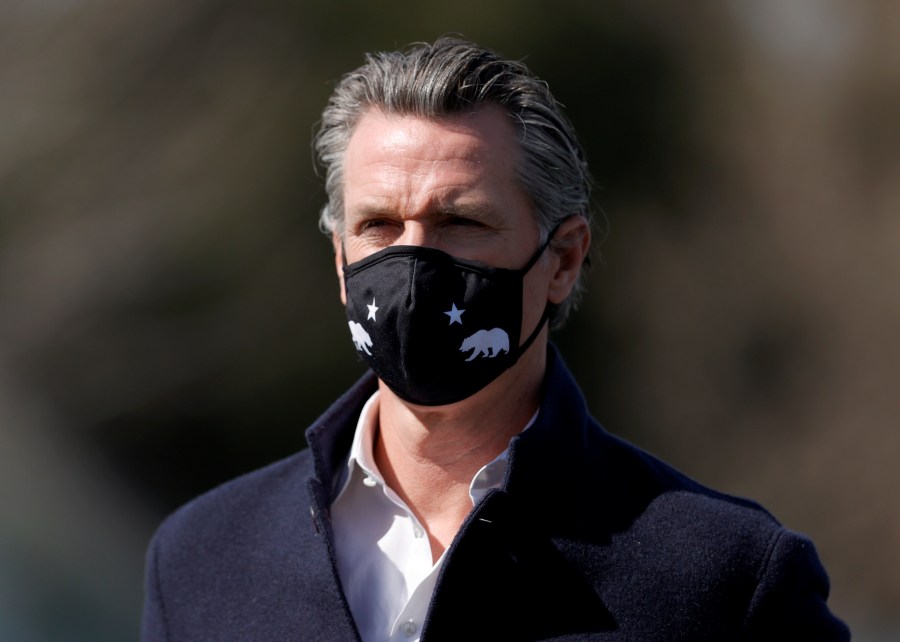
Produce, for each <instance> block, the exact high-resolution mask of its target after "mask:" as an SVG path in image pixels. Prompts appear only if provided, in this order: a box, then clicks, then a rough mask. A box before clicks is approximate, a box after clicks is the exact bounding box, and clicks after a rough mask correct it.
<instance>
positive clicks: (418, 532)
mask: <svg viewBox="0 0 900 642" xmlns="http://www.w3.org/2000/svg"><path fill="white" fill-rule="evenodd" d="M424 534H425V531H423V530H422V529H421V528H419V527H418V526H413V535H415V536H416V537H417V538H419V537H422V535H424Z"/></svg>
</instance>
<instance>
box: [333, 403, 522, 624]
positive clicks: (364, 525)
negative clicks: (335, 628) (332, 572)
mask: <svg viewBox="0 0 900 642" xmlns="http://www.w3.org/2000/svg"><path fill="white" fill-rule="evenodd" d="M536 417H537V413H535V414H534V416H533V417H532V418H531V420H530V421H529V422H528V425H526V426H525V428H528V427H529V426H530V425H531V424H532V423H533V422H534V420H535V418H536ZM377 425H378V393H377V392H376V393H375V394H374V395H372V397H371V398H370V399H369V400H368V401H367V402H366V405H365V406H364V407H363V409H362V412H361V413H360V416H359V422H358V424H357V426H356V433H355V435H354V438H353V445H352V446H351V448H350V455H349V457H348V459H347V468H346V470H345V471H344V473H343V476H342V480H341V482H340V486H339V488H340V492H339V493H338V495H337V497H336V499H335V500H334V502H333V504H332V507H331V519H332V524H333V526H334V536H335V550H336V554H337V564H338V572H339V574H340V577H341V583H342V584H343V587H344V593H345V594H346V595H347V600H348V602H349V604H350V611H351V612H352V613H353V619H354V620H355V621H356V625H357V627H358V628H359V632H360V635H361V636H362V639H363V640H364V642H384V641H387V640H392V641H393V640H398V641H402V642H416V641H417V640H418V639H419V637H420V636H421V634H422V624H423V623H424V621H425V612H426V610H427V609H428V603H429V602H430V601H431V594H432V592H433V591H434V584H435V580H436V579H437V576H438V573H439V572H440V568H441V563H442V562H443V560H444V555H442V556H441V558H440V559H439V560H437V562H434V563H432V558H431V544H430V543H429V541H428V536H427V534H426V533H425V529H424V528H423V527H422V525H421V524H420V523H419V520H418V519H416V517H415V515H413V513H412V511H411V510H410V509H409V507H408V506H407V505H406V503H405V502H404V501H403V500H402V499H400V497H399V496H398V495H397V494H396V493H395V492H394V491H393V490H391V489H390V488H388V486H387V484H385V482H384V478H383V477H382V476H381V474H380V473H379V472H378V467H377V466H376V465H375V457H374V456H373V451H372V449H373V445H374V438H375V432H376V428H377ZM507 455H508V452H507V451H504V452H502V453H501V454H500V455H499V456H497V458H496V459H494V460H493V461H492V462H490V463H489V464H487V465H486V466H484V467H482V468H481V470H479V471H478V472H477V473H476V474H475V476H474V477H473V478H472V482H471V484H470V485H469V497H470V498H471V499H472V505H473V506H474V505H475V504H476V503H478V501H479V500H481V498H482V497H484V495H485V494H486V493H487V491H488V490H490V489H492V488H497V487H499V486H500V484H501V483H502V482H503V477H504V475H505V474H506V461H507ZM445 554H446V553H445Z"/></svg>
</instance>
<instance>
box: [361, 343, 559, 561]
mask: <svg viewBox="0 0 900 642" xmlns="http://www.w3.org/2000/svg"><path fill="white" fill-rule="evenodd" d="M543 343H544V342H541V341H537V342H535V344H536V345H534V346H532V347H531V349H529V350H527V351H526V353H525V354H523V355H522V358H521V359H519V362H518V363H517V364H516V365H515V366H514V367H513V368H511V369H510V370H508V371H506V372H505V373H504V374H503V375H501V376H500V377H498V378H497V379H496V380H495V381H493V382H492V383H491V384H489V385H488V386H487V387H485V388H484V389H483V390H481V391H480V392H478V393H476V394H475V395H473V396H471V397H469V398H468V399H465V400H463V401H460V402H458V403H455V404H450V405H446V406H436V407H426V406H416V405H412V404H409V403H407V402H405V401H403V400H402V399H400V398H399V397H397V396H396V395H395V394H394V393H393V392H392V391H391V390H390V389H389V388H388V387H387V386H385V385H384V384H380V388H381V394H380V404H379V410H378V420H379V431H378V437H377V439H376V442H375V451H374V455H375V461H376V463H377V465H378V469H379V470H380V471H381V474H382V475H384V478H385V481H386V482H387V483H388V485H389V486H390V487H391V488H392V489H393V490H394V492H396V493H397V494H398V495H399V496H400V497H401V498H402V499H403V500H404V501H405V502H406V504H407V505H408V506H409V507H410V510H412V511H413V513H415V515H416V517H417V518H418V519H419V521H420V522H421V523H422V525H423V526H424V527H425V529H426V531H427V532H428V534H429V537H430V539H431V546H432V554H433V555H434V558H435V559H437V558H438V557H439V556H440V554H441V553H442V552H443V551H444V549H445V548H446V547H447V546H448V545H449V544H450V542H451V541H452V539H453V537H454V536H455V535H456V532H457V530H458V529H459V526H460V525H461V524H462V521H463V520H464V519H465V517H466V515H467V514H468V513H469V512H470V511H471V510H472V501H471V498H470V497H469V485H470V483H471V481H472V478H473V477H474V476H475V474H476V473H477V472H478V470H479V469H481V467H482V466H484V465H485V464H487V463H489V462H490V461H492V460H493V459H495V458H496V457H497V455H499V454H500V453H502V452H503V451H504V450H505V449H506V448H507V446H508V445H509V440H510V439H511V438H512V437H513V436H515V435H516V434H518V433H519V432H520V431H521V430H522V429H523V428H524V427H525V425H526V424H527V423H528V420H529V419H530V418H531V416H532V415H533V414H534V413H535V411H536V410H537V408H538V403H539V395H540V386H541V382H542V381H543V375H544V369H545V367H546V350H545V347H544V345H543Z"/></svg>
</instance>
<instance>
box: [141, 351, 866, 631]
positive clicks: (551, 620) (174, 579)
mask: <svg viewBox="0 0 900 642" xmlns="http://www.w3.org/2000/svg"><path fill="white" fill-rule="evenodd" d="M375 386H376V380H375V377H374V376H373V375H372V374H371V373H368V374H367V375H365V376H364V377H363V378H362V379H361V380H360V381H359V382H357V383H356V384H355V385H354V386H353V387H352V388H351V389H350V390H349V391H348V392H347V393H345V394H344V395H343V396H342V397H341V398H340V399H339V400H338V401H336V402H335V403H334V405H332V407H331V408H330V409H329V410H328V411H327V412H325V413H324V414H323V415H322V416H321V417H320V418H319V419H318V420H317V421H316V422H315V423H314V424H313V425H312V426H311V427H310V428H309V430H308V431H307V433H306V434H307V441H308V443H309V448H307V449H305V450H303V451H301V452H299V453H297V454H296V455H294V456H292V457H289V458H288V459H285V460H283V461H280V462H277V463H275V464H272V465H270V466H268V467H266V468H263V469H261V470H258V471H256V472H253V473H250V474H248V475H245V476H243V477H240V478H238V479H235V480H233V481H231V482H228V483H226V484H224V485H222V486H220V487H218V488H216V489H214V490H212V491H210V492H208V493H206V494H204V495H202V496H200V497H198V498H197V499H195V500H193V501H192V502H190V503H188V504H186V505H185V506H183V507H182V508H180V509H179V510H178V511H176V512H175V513H173V514H172V515H171V516H170V517H169V518H167V519H166V520H165V521H164V522H163V524H162V525H161V526H160V528H159V529H158V531H157V533H156V535H155V536H154V538H153V541H152V543H151V545H150V548H149V550H148V555H147V576H146V599H145V606H144V616H143V623H142V637H141V639H142V640H143V642H163V641H166V642H176V641H177V642H187V641H191V642H200V641H204V642H212V641H220V640H222V641H224V640H235V641H238V640H239V641H241V642H246V641H249V640H252V641H253V642H268V641H271V642H287V641H290V640H302V641H307V640H310V641H312V640H327V641H340V642H343V641H352V640H358V634H357V631H356V628H355V625H354V623H353V619H352V616H351V614H350V611H349V608H348V606H347V601H346V599H345V597H344V595H343V592H342V589H341V585H340V581H339V579H338V576H337V571H336V564H335V553H334V545H333V538H332V530H331V525H330V520H329V505H330V502H331V499H332V496H333V494H334V490H335V485H336V478H337V477H339V475H340V470H341V468H342V466H343V465H344V463H345V460H346V456H347V453H348V452H349V448H350V443H351V441H352V439H353V432H354V429H355V427H356V422H357V419H358V416H359V413H360V410H361V408H362V405H363V404H364V403H365V401H366V400H367V399H368V397H369V396H370V395H371V394H372V392H373V391H374V390H375ZM509 455H510V456H509V465H508V469H507V475H506V479H505V482H504V484H503V487H502V488H501V489H497V490H493V491H490V492H489V494H488V495H487V496H486V497H485V498H484V499H483V500H482V501H481V502H480V503H479V504H478V505H477V506H476V507H475V509H474V510H473V511H472V512H471V513H470V515H469V516H468V518H467V519H466V521H465V523H464V524H463V526H462V528H461V529H460V531H459V533H458V534H457V536H456V538H455V539H454V541H453V543H452V544H451V546H450V548H449V549H448V551H447V557H446V559H445V562H444V565H443V568H442V570H441V573H440V576H439V578H438V581H437V585H436V587H435V591H434V596H433V598H432V601H431V604H430V606H429V609H428V615H427V617H426V621H425V624H424V629H423V631H422V642H435V641H439V640H452V641H454V642H460V641H463V640H496V641H500V640H503V641H512V640H598V641H599V640H631V641H641V642H650V641H654V640H665V641H675V640H692V641H693V640H697V641H700V640H716V641H729V642H730V641H737V640H815V641H831V640H848V639H850V634H849V631H848V629H847V627H846V626H845V625H844V623H843V622H841V621H840V620H839V619H838V618H836V617H835V616H834V615H833V614H832V613H831V612H830V611H829V609H828V607H827V605H826V599H827V595H828V590H829V587H828V578H827V576H826V573H825V570H824V568H823V567H822V565H821V563H820V561H819V559H818V556H817V554H816V551H815V548H814V546H813V544H812V542H811V541H810V540H809V539H807V538H806V537H804V536H803V535H801V534H799V533H796V532H793V531H791V530H788V529H786V528H784V527H783V526H782V525H780V524H779V523H778V521H776V519H775V518H774V517H772V516H771V515H770V514H769V513H768V512H767V511H765V510H764V509H763V508H761V507H760V506H759V505H757V504H755V503H753V502H750V501H747V500H744V499H739V498H735V497H731V496H728V495H725V494H722V493H719V492H716V491H714V490H711V489H709V488H707V487H705V486H702V485H700V484H699V483H697V482H696V481H693V480H692V479H690V478H688V477H687V476H685V475H683V474H682V473H680V472H678V471H676V470H675V469H673V468H672V467H670V466H669V465H667V464H665V463H663V462H662V461H660V460H659V459H657V458H655V457H653V456H652V455H650V454H648V453H646V452H645V451H643V450H641V449H639V448H637V447H636V446H634V445H631V444H629V443H628V442H626V441H624V440H622V439H620V438H618V437H616V436H614V435H612V434H610V433H608V432H606V431H605V430H604V429H603V428H602V427H601V426H600V425H599V424H598V423H597V422H596V421H595V420H594V419H593V418H592V417H591V416H590V415H589V414H588V411H587V407H586V404H585V401H584V399H583V397H582V395H581V392H580V391H579V389H578V387H577V385H576V384H575V382H574V381H573V379H572V377H571V375H570V374H569V372H568V370H567V368H566V366H565V365H564V364H563V362H562V359H561V358H560V357H559V355H558V353H557V351H556V349H555V348H553V347H552V346H550V347H549V348H548V367H547V376H546V379H545V383H544V390H543V397H542V405H541V411H540V414H539V416H538V418H537V421H536V422H535V424H534V425H533V426H532V427H531V428H530V429H529V430H527V431H526V432H525V433H523V434H521V435H519V436H517V437H515V438H514V439H513V440H512V442H511V444H510V453H509Z"/></svg>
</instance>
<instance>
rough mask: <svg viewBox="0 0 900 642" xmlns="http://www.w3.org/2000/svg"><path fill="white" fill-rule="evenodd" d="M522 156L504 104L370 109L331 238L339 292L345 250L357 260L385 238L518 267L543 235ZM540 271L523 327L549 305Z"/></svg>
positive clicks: (352, 148) (350, 150)
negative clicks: (440, 113) (428, 110)
mask: <svg viewBox="0 0 900 642" xmlns="http://www.w3.org/2000/svg"><path fill="white" fill-rule="evenodd" d="M519 154H520V152H519V149H518V146H517V143H516V132H515V129H514V128H513V126H512V124H511V123H510V122H509V120H508V116H507V115H506V114H505V112H504V111H503V110H502V109H501V108H500V107H496V106H487V107H483V108H481V109H479V110H478V111H476V112H474V113H465V114H458V115H453V116H450V117H445V118H441V119H439V120H429V119H425V118H418V117H414V116H392V115H385V114H384V113H382V112H380V111H377V110H372V111H369V112H367V113H366V114H365V115H364V116H363V117H362V118H361V119H360V121H359V123H358V124H357V126H356V130H355V131H354V133H353V135H352V137H351V139H350V143H349V145H348V147H347V153H346V157H345V164H344V237H343V239H341V238H340V237H339V236H338V235H335V236H334V243H335V253H336V261H337V271H338V276H339V277H340V278H341V280H342V281H341V295H342V296H341V298H342V299H344V301H345V302H346V298H345V295H344V292H343V273H342V270H341V265H342V260H343V259H342V253H344V252H345V253H346V260H347V263H354V262H356V261H359V260H360V259H363V258H365V257H366V256H369V255H370V254H373V253H374V252H377V251H378V250H381V249H384V248H386V247H388V246H390V245H420V246H427V247H433V248H437V249H439V250H443V251H444V252H447V253H448V254H452V255H454V256H458V257H461V258H465V259H472V260H476V261H480V262H482V263H487V264H488V265H491V266H494V267H501V268H511V269H518V268H521V267H523V266H524V265H525V264H526V263H527V262H528V260H529V259H530V258H531V257H532V255H533V254H534V253H535V251H536V250H537V248H538V246H539V240H540V233H539V229H538V225H537V222H536V221H535V218H534V214H533V210H532V205H531V202H530V200H529V198H528V196H527V195H526V193H525V192H524V190H523V189H522V188H521V187H520V186H519V185H518V183H517V181H516V177H515V168H516V164H517V161H518V158H519ZM342 240H343V243H342V242H341V241H342ZM546 272H547V271H546V270H545V269H543V263H542V262H541V261H539V262H538V263H537V265H535V266H534V268H532V269H531V270H530V271H529V273H528V275H527V276H526V282H525V292H526V296H525V301H524V302H523V305H524V308H523V313H524V314H523V317H524V318H523V322H524V323H523V329H524V330H525V331H530V329H531V328H533V327H534V326H535V325H536V323H537V321H538V319H539V318H540V316H541V314H542V313H543V310H544V306H545V305H546V302H547V280H548V276H547V273H546Z"/></svg>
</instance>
